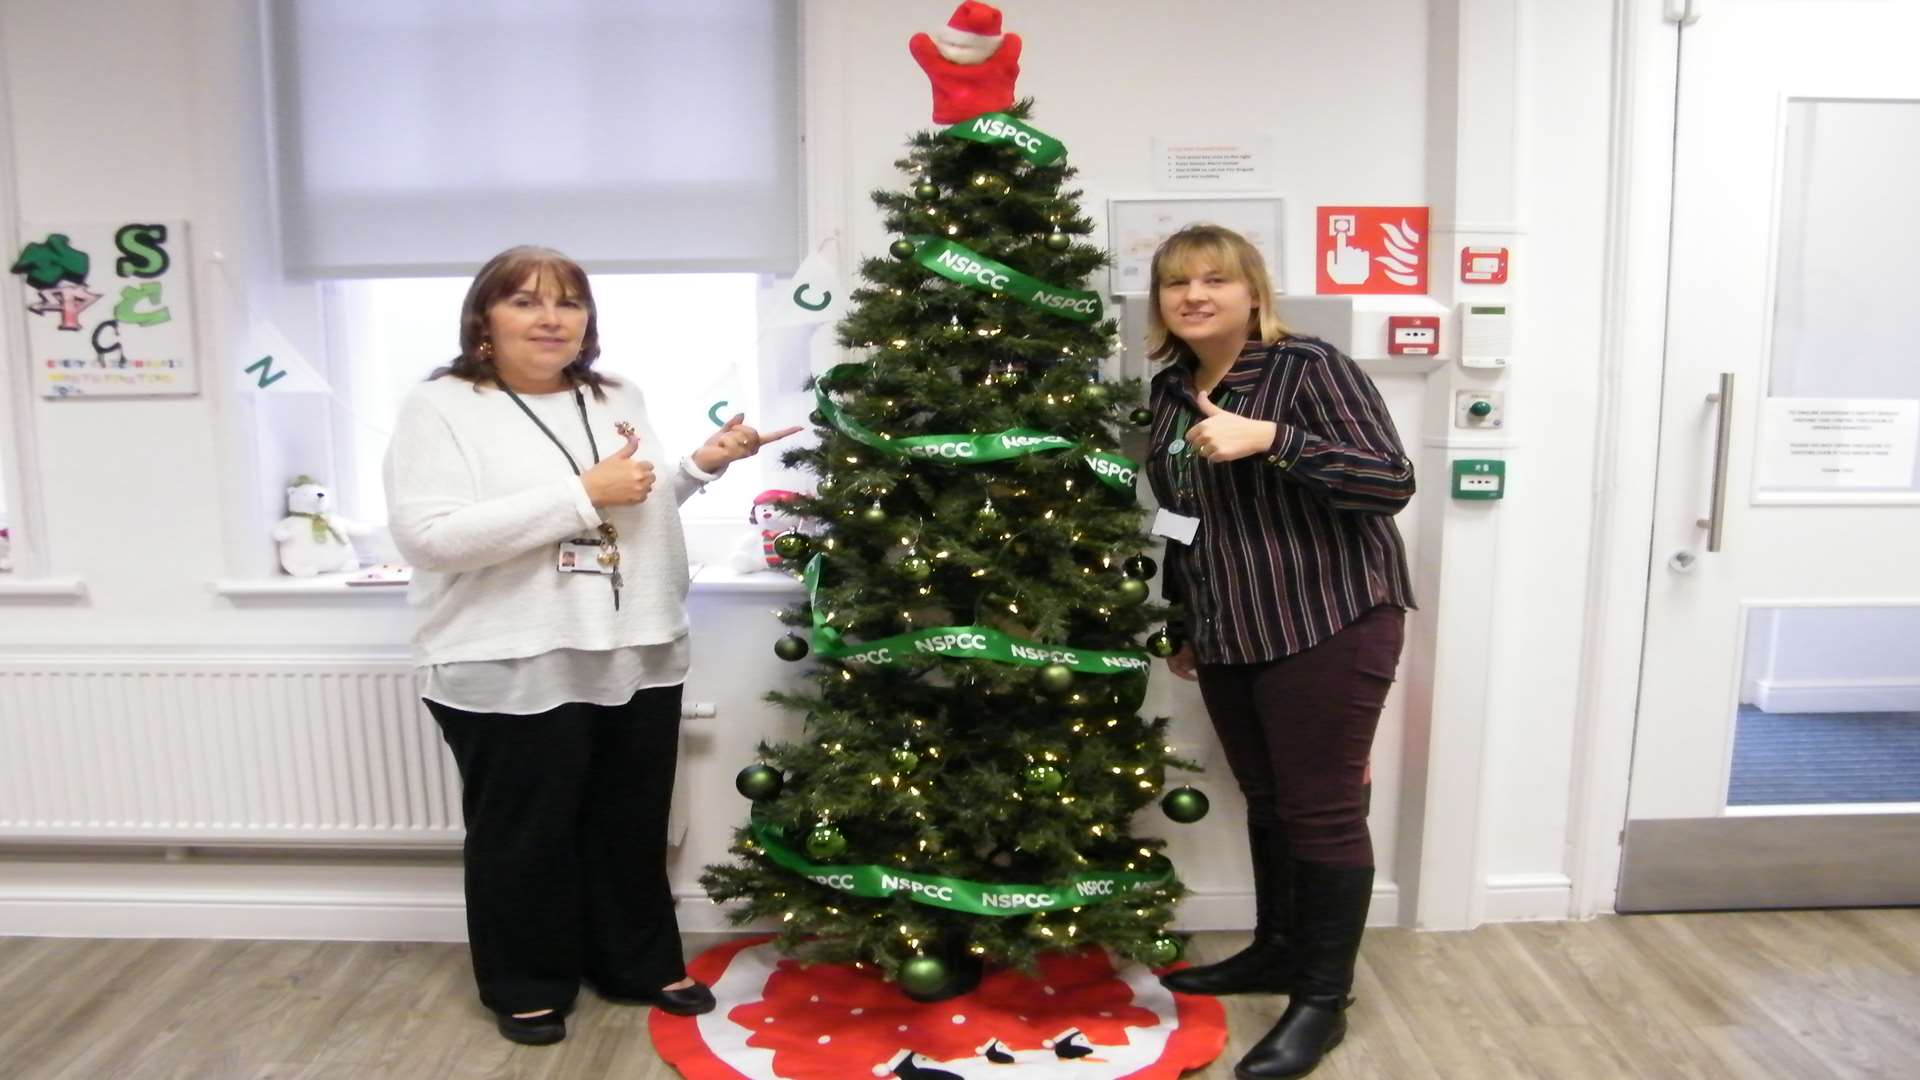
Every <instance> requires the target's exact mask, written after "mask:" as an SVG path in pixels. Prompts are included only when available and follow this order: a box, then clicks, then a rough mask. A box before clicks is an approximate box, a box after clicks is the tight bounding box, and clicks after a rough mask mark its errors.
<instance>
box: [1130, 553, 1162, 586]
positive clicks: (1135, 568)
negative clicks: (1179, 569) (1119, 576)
mask: <svg viewBox="0 0 1920 1080" xmlns="http://www.w3.org/2000/svg"><path fill="white" fill-rule="evenodd" d="M1126 568H1127V576H1128V577H1132V578H1139V579H1140V580H1141V581H1152V580H1153V575H1155V574H1157V573H1159V572H1160V564H1159V563H1156V562H1154V561H1153V558H1152V557H1151V556H1148V555H1135V556H1134V557H1133V558H1131V559H1128V560H1127V562H1126Z"/></svg>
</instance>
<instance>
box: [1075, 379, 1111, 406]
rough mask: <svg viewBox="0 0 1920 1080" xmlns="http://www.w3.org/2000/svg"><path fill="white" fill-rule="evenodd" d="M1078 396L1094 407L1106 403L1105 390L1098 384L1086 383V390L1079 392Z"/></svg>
mask: <svg viewBox="0 0 1920 1080" xmlns="http://www.w3.org/2000/svg"><path fill="white" fill-rule="evenodd" d="M1080 396H1081V397H1084V398H1086V399H1087V400H1088V401H1091V402H1093V403H1094V404H1095V405H1105V404H1106V403H1107V388H1106V387H1104V386H1102V385H1100V384H1099V383H1088V384H1087V385H1086V388H1085V389H1083V390H1081V391H1080Z"/></svg>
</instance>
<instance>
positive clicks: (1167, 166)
mask: <svg viewBox="0 0 1920 1080" xmlns="http://www.w3.org/2000/svg"><path fill="white" fill-rule="evenodd" d="M1153 180H1154V186H1155V187H1157V188H1159V189H1160V190H1162V191H1265V190H1267V189H1269V188H1271V187H1273V140H1272V139H1270V138H1268V137H1266V136H1263V135H1254V136H1250V137H1249V136H1242V137H1238V138H1233V139H1170V138H1164V137H1162V138H1156V139H1154V140H1153Z"/></svg>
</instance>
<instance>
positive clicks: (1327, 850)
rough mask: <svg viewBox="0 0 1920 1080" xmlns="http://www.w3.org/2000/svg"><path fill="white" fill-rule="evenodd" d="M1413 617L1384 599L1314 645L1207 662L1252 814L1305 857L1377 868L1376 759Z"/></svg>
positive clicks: (1222, 730)
mask: <svg viewBox="0 0 1920 1080" xmlns="http://www.w3.org/2000/svg"><path fill="white" fill-rule="evenodd" d="M1406 617H1407V613H1406V611H1405V609H1403V608H1398V607H1394V606H1392V605H1389V604H1382V605H1380V606H1378V607H1375V608H1371V609H1369V610H1368V611H1366V612H1365V613H1364V614H1362V615H1361V616H1360V617H1359V618H1358V619H1355V620H1354V621H1353V622H1352V623H1349V624H1348V625H1347V626H1345V627H1342V628H1341V630H1340V632H1339V633H1336V634H1334V635H1333V636H1332V637H1330V638H1328V639H1326V640H1325V641H1322V642H1321V643H1320V644H1318V645H1315V646H1314V647H1312V648H1310V649H1308V650H1306V651H1305V652H1300V653H1295V654H1294V655H1292V656H1284V657H1281V658H1280V659H1278V660H1269V661H1266V662H1264V663H1258V664H1201V665H1200V666H1199V676H1200V696H1201V697H1202V698H1203V699H1205V701H1206V703H1207V715H1208V717H1209V718H1210V719H1212V721H1213V730H1214V731H1215V732H1216V733H1217V734H1218V735H1219V736H1220V745H1221V747H1222V748H1224V749H1225V750H1226V755H1227V765H1228V767H1229V768H1231V769H1232V770H1233V778H1234V780H1235V781H1236V782H1237V783H1238V784H1239V785H1240V791H1241V793H1242V794H1243V795H1245V796H1246V799H1247V817H1248V818H1249V819H1251V821H1252V823H1253V824H1254V825H1256V826H1264V827H1266V828H1269V829H1273V830H1276V831H1277V834H1278V835H1282V836H1285V837H1286V839H1287V847H1288V849H1289V851H1290V853H1291V854H1292V857H1293V858H1295V859H1299V860H1301V861H1302V862H1314V863H1323V864H1326V865H1329V866H1347V867H1361V866H1372V865H1373V836H1372V835H1371V834H1370V833H1369V832H1368V831H1367V801H1368V800H1367V791H1366V776H1367V759H1368V757H1369V756H1370V755H1371V753H1372V751H1373V732H1374V729H1375V728H1376V727H1378V726H1379V723H1380V708H1381V706H1382V705H1384V704H1386V700H1387V690H1388V689H1389V688H1391V687H1392V685H1393V673H1394V669H1395V668H1396V667H1397V666H1398V665H1399V662H1400V645H1401V640H1402V637H1403V634H1404V631H1405V623H1406Z"/></svg>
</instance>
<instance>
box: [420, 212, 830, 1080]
mask: <svg viewBox="0 0 1920 1080" xmlns="http://www.w3.org/2000/svg"><path fill="white" fill-rule="evenodd" d="M599 355H600V342H599V320H598V317H597V313H596V311H595V309H594V303H593V292H592V289H591V287H590V286H589V284H588V282H587V275H586V273H585V272H584V271H583V270H582V269H581V268H580V267H579V266H578V265H577V264H575V263H574V262H573V261H572V260H570V259H568V258H567V257H566V256H564V255H561V254H560V253H559V252H556V251H551V250H548V249H545V248H534V247H518V248H513V249H511V250H508V251H504V252H502V253H500V254H499V255H497V256H495V257H494V258H493V259H492V260H491V261H489V262H488V263H487V264H486V266H484V267H482V268H481V270H480V273H479V274H478V276H476V277H475V278H474V280H473V284H472V286H471V287H470V288H469V289H468V290H467V297H466V302H465V303H464V304H463V305H462V309H461V319H460V355H459V356H458V357H456V358H455V359H454V361H453V362H452V363H451V364H449V365H448V366H446V367H444V368H441V369H440V370H439V371H436V372H434V374H433V376H432V377H431V378H429V379H428V380H427V381H426V382H425V383H423V384H422V385H420V386H419V387H417V388H415V390H414V391H413V393H412V394H411V395H410V396H409V397H408V398H407V401H406V404H405V405H404V406H403V407H402V409H401V413H400V419H399V421H398V422H397V424H396V425H395V428H394V434H393V441H392V443H391V445H390V446H389V447H388V450H387V457H386V464H385V478H386V488H387V503H388V506H389V509H390V513H389V518H390V524H391V527H392V531H393V539H394V544H395V546H396V547H397V548H398V549H399V550H400V553H401V554H402V555H404V556H405V557H406V558H407V560H408V561H409V562H411V563H412V564H413V566H414V570H415V573H414V579H413V587H412V590H413V591H412V595H411V597H410V599H411V602H412V604H413V606H414V608H415V609H416V610H417V612H418V620H417V628H416V631H415V634H414V638H413V651H414V661H415V663H416V664H417V665H418V666H419V668H420V676H421V685H422V696H423V697H424V698H425V701H426V706H427V709H428V711H429V712H431V713H432V714H433V717H434V719H435V721H437V722H438V723H439V725H440V730H441V734H442V736H443V737H444V738H445V739H446V743H447V746H448V748H449V749H450V750H451V751H452V753H453V758H454V761H455V762H456V763H457V765H458V766H459V769H460V779H461V784H462V796H461V800H462V801H461V808H462V811H463V815H464V818H465V821H466V827H467V839H466V849H465V853H466V897H467V927H468V937H469V941H470V943H471V948H472V953H473V968H474V977H475V981H476V982H477V983H478V984H479V991H480V1000H481V1002H482V1003H483V1004H485V1005H486V1006H487V1007H488V1008H489V1009H491V1010H493V1012H494V1013H495V1015H496V1017H497V1026H498V1027H499V1030H500V1033H501V1034H502V1035H503V1036H505V1037H506V1038H508V1039H511V1040H513V1041H515V1042H520V1043H527V1044H530V1045H542V1044H547V1043H553V1042H558V1041H559V1040H560V1039H562V1038H565V1036H566V1021H565V1016H566V1013H567V1011H568V1010H569V1008H570V1007H571V1006H572V1003H573V999H574V996H575V995H576V994H577V993H578V991H579V986H580V982H581V981H582V980H583V979H584V980H585V981H586V982H588V983H589V984H590V985H592V986H593V987H594V988H595V989H596V990H597V991H599V993H600V994H601V995H602V996H604V997H607V998H609V999H611V1000H617V1001H625V1002H635V1003H645V1004H651V1005H653V1006H655V1007H657V1008H662V1009H666V1010H668V1011H670V1012H674V1013H676V1014H681V1015H692V1014H696V1013H701V1012H705V1011H707V1010H708V1009H711V1008H712V1007H713V1004H714V1002H713V995H712V994H711V993H710V992H709V991H708V990H707V988H706V987H704V986H702V985H700V984H699V983H697V982H694V981H693V980H692V979H689V978H687V974H686V968H685V965H684V963H683V961H682V957H681V953H680V932H679V927H678V925H677V923H676V921H675V919H674V911H673V896H672V893H671V891H670V889H669V886H668V881H667V873H666V846H667V844H666V840H667V812H668V807H669V806H670V804H671V800H672V792H673V773H674V760H675V756H676V748H677V744H678V739H679V727H680V698H681V690H682V683H683V682H684V681H685V678H686V673H687V664H688V645H687V611H686V594H687V553H686V543H685V540H684V538H683V537H682V535H681V529H680V517H679V510H678V506H679V504H680V503H682V502H685V501H686V500H687V499H688V498H690V497H692V496H693V495H694V494H695V493H696V492H698V491H700V490H701V489H702V487H704V486H705V485H706V484H707V483H708V482H710V481H712V480H715V479H717V478H718V475H719V473H721V472H722V471H723V470H725V469H726V467H727V465H728V464H729V463H731V462H733V461H736V460H738V459H740V458H743V457H747V456H750V455H752V454H754V453H757V452H758V451H759V449H760V447H761V446H763V445H765V444H766V443H770V442H773V441H775V440H777V439H782V438H785V437H786V436H788V435H790V434H792V433H793V432H794V431H797V430H799V429H798V428H789V429H786V430H783V431H779V432H774V433H772V434H770V435H767V436H764V437H763V436H762V435H761V434H760V433H759V432H757V431H755V430H754V429H753V428H751V427H747V426H746V425H744V424H743V423H742V422H741V421H742V419H743V418H742V417H740V416H735V417H734V418H733V419H732V420H731V421H730V422H728V423H727V424H726V425H725V426H724V427H723V428H721V430H719V431H718V432H716V433H714V435H713V436H712V437H711V438H709V439H708V440H707V441H706V442H705V443H704V444H703V445H701V446H700V447H699V448H698V449H696V450H694V451H693V453H691V454H689V455H687V456H685V457H681V458H669V457H667V456H666V455H665V454H664V453H663V451H662V449H661V448H660V446H659V440H658V439H657V438H656V437H655V436H654V433H653V429H652V427H651V425H650V424H649V423H648V420H647V413H646V403H645V401H644V399H643V398H642V397H641V394H640V392H639V390H638V389H637V388H635V387H633V386H631V385H628V384H625V383H622V382H620V381H618V380H615V379H612V378H610V377H608V376H606V375H603V374H601V373H599V372H597V371H595V370H594V369H593V365H594V361H595V360H596V359H597V358H598V357H599ZM603 450H605V451H607V452H606V453H604V455H603V453H602V451H603ZM656 482H662V483H663V484H664V486H665V487H666V489H667V491H668V492H669V493H670V494H671V496H672V497H671V498H659V497H657V496H656V492H655V490H654V488H655V485H656Z"/></svg>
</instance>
